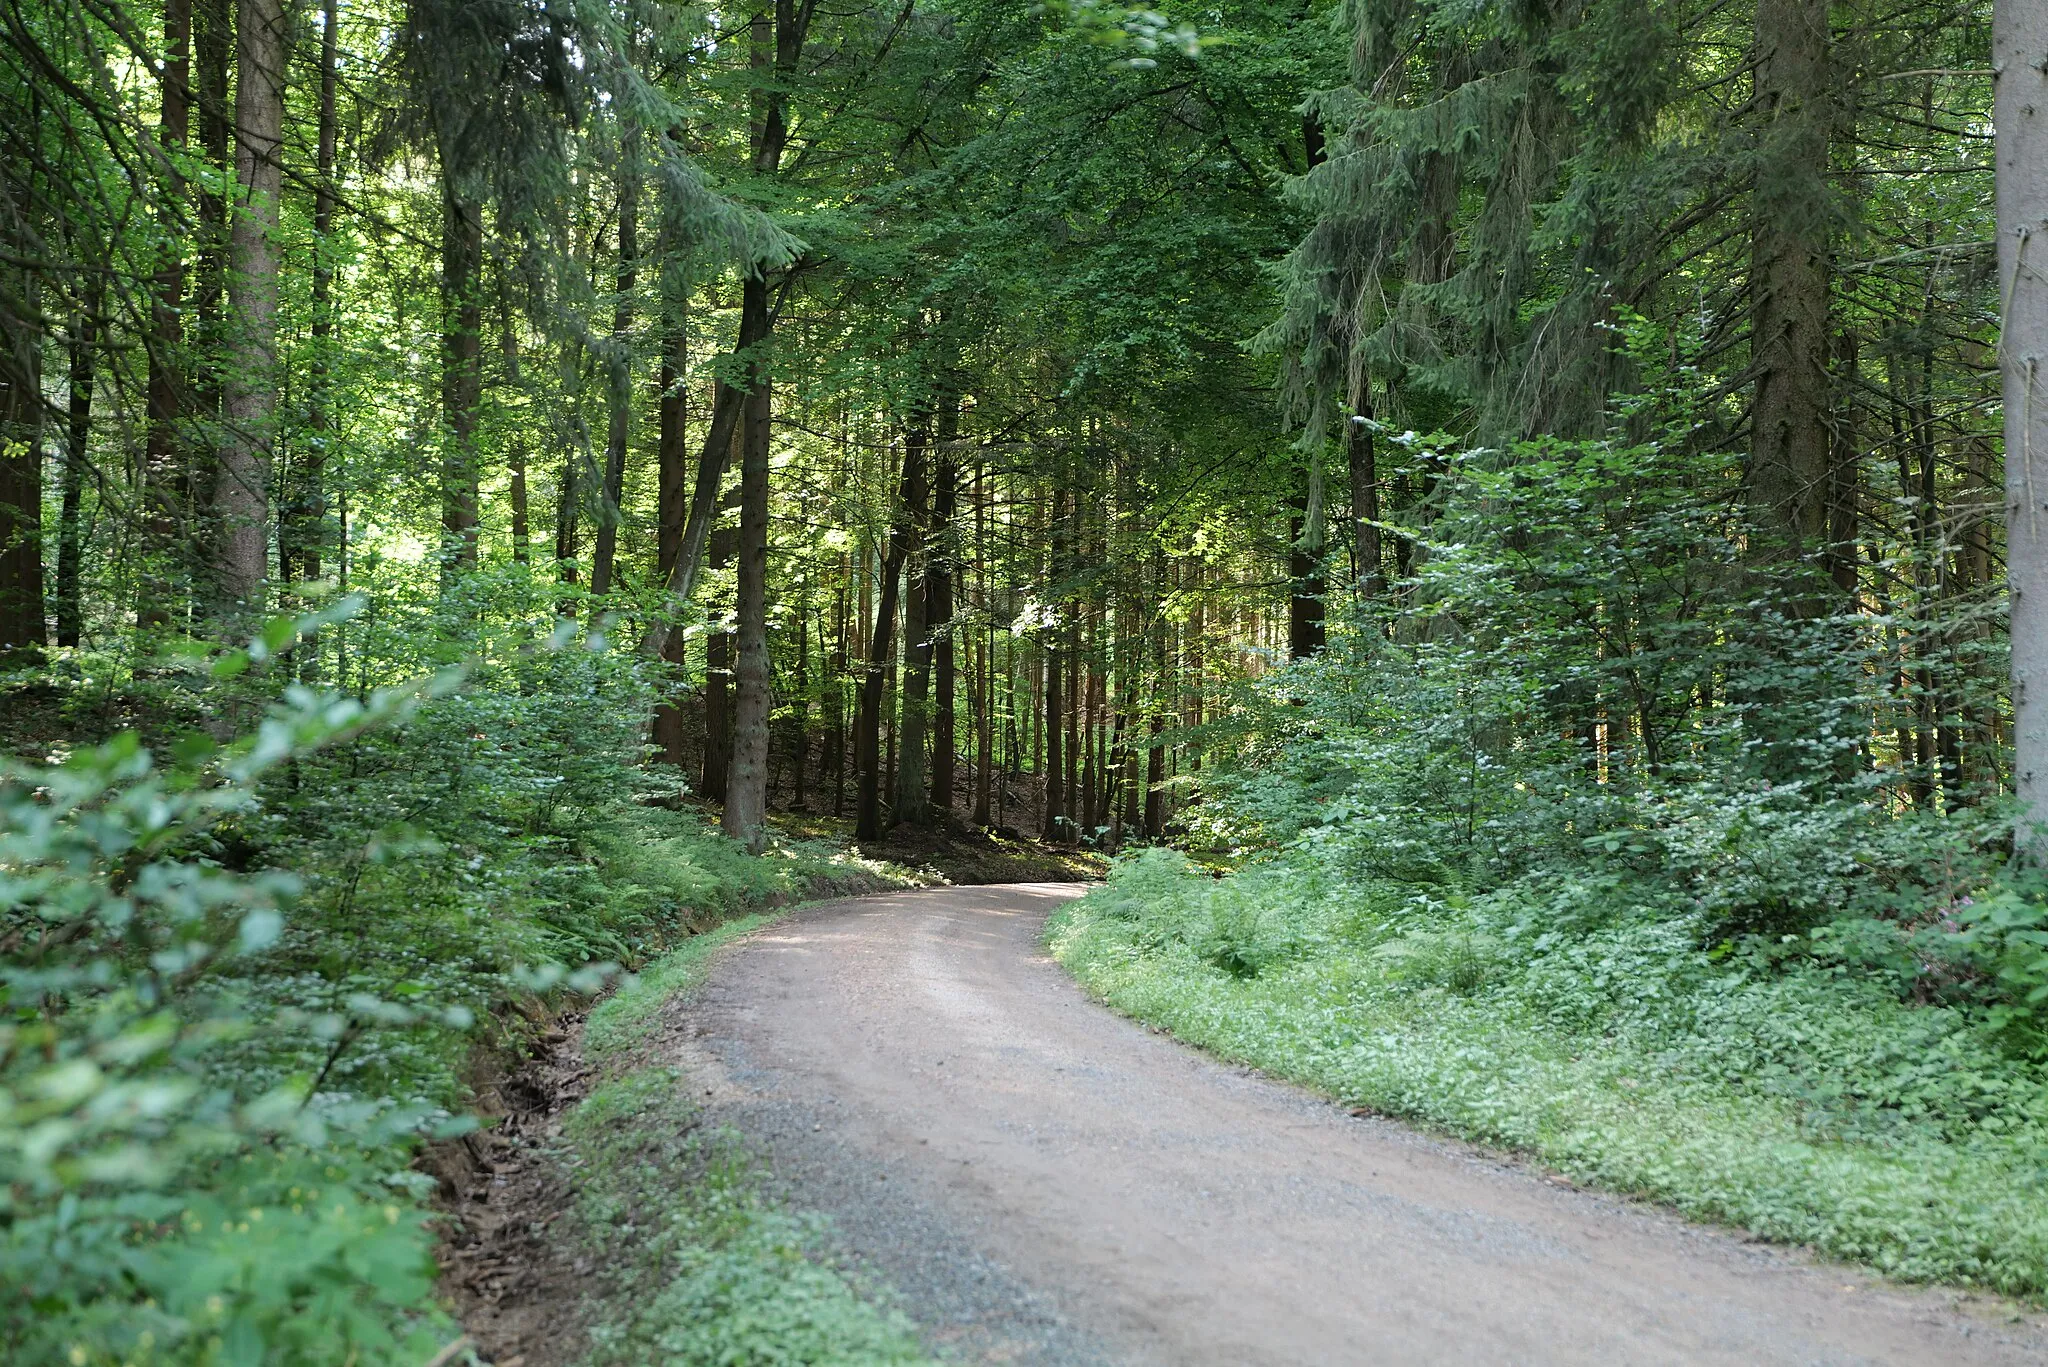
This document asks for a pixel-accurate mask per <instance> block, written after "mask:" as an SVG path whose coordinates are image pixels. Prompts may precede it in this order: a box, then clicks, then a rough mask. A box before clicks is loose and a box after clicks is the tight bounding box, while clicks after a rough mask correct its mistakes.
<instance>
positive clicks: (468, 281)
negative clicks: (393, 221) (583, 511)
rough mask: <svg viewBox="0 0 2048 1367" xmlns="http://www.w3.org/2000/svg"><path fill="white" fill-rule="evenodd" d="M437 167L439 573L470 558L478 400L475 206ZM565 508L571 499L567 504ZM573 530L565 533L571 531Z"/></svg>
mask: <svg viewBox="0 0 2048 1367" xmlns="http://www.w3.org/2000/svg"><path fill="white" fill-rule="evenodd" d="M454 174H455V172H454V171H453V169H452V168H447V167H444V168H443V169H442V176H443V180H444V183H443V185H442V193H441V442H442V446H441V541H442V546H441V562H442V566H443V578H444V579H446V578H450V577H452V576H454V575H457V574H460V573H462V572H463V571H464V570H469V569H473V568H475V566H476V550H477V530H478V528H477V486H478V481H479V479H480V477H481V475H482V471H481V470H480V469H479V468H478V465H477V450H476V428H477V413H478V409H479V408H480V407H481V406H482V404H483V346H482V340H483V339H482V335H481V334H482V331H483V307H482V295H481V290H480V285H481V283H482V282H481V280H480V278H479V277H480V276H481V274H482V270H483V255H484V219H483V211H482V209H481V208H480V207H479V206H478V205H476V204H474V203H471V202H469V201H467V200H465V199H464V198H463V197H462V195H461V194H460V193H459V191H458V190H457V188H456V186H455V184H454V183H453V181H452V179H449V178H450V177H452V176H453V175H454ZM572 508H573V505H572ZM572 535H573V533H572Z"/></svg>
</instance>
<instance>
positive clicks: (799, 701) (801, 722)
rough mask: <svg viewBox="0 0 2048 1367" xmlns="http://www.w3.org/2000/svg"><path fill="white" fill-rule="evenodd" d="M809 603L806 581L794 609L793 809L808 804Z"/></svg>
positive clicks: (821, 630) (821, 627)
mask: <svg viewBox="0 0 2048 1367" xmlns="http://www.w3.org/2000/svg"><path fill="white" fill-rule="evenodd" d="M810 608H811V604H810V591H809V584H808V582H807V583H806V584H805V591H804V595H803V601H802V602H801V603H800V604H799V605H798V607H797V611H796V686H795V687H794V688H793V689H792V690H791V691H792V692H794V693H795V695H796V716H795V717H793V718H791V734H790V741H791V745H790V757H789V772H790V779H791V784H790V787H791V789H792V790H793V791H792V792H791V793H790V796H789V805H790V807H791V808H792V809H793V810H795V811H799V812H801V811H803V810H805V809H806V808H807V807H808V806H809V802H808V800H807V793H806V784H807V783H808V781H809V779H810V771H809V766H810V762H811V611H810ZM824 635H825V633H824V621H823V616H822V614H821V615H820V619H819V631H818V637H819V643H820V644H821V645H822V644H823V642H824Z"/></svg>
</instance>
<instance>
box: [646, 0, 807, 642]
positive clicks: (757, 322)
mask: <svg viewBox="0 0 2048 1367" xmlns="http://www.w3.org/2000/svg"><path fill="white" fill-rule="evenodd" d="M816 8H817V0H801V3H798V2H797V0H776V4H775V38H774V58H773V61H774V65H775V68H776V71H777V76H778V80H779V82H782V83H786V82H788V81H790V80H792V79H794V78H795V76H796V73H797V63H798V62H799V61H800V60H801V58H802V56H803V49H804V41H805V39H806V38H807V37H808V36H809V33H810V27H811V17H812V14H813V12H814V11H815V10H816ZM765 23H766V21H765V18H764V17H762V16H756V18H755V21H754V22H753V24H752V25H751V26H750V30H751V34H752V39H751V41H752V43H753V56H752V63H753V65H754V66H755V67H756V68H759V67H760V66H762V65H763V64H764V63H763V57H764V55H765V47H764V42H763V34H764V29H765ZM756 98H757V101H758V103H757V106H756V108H757V113H756V117H755V120H754V128H753V130H752V150H753V171H754V174H755V175H757V176H772V175H774V174H776V173H777V172H778V171H779V170H780V169H781V167H782V153H783V149H784V148H785V147H786V146H787V145H788V142H789V123H788V119H787V117H786V115H785V111H784V104H785V102H786V100H787V98H788V97H787V95H786V94H785V93H784V91H783V90H781V89H769V88H763V89H759V90H757V92H756ZM755 265H756V266H759V265H760V263H755ZM774 327H775V311H774V310H773V309H772V308H770V309H763V310H761V311H760V312H759V314H758V316H756V317H755V318H754V320H753V327H752V328H751V329H750V328H749V326H748V317H747V314H746V312H745V310H744V309H742V311H741V319H740V335H739V338H738V341H737V342H736V343H735V345H734V347H733V354H734V356H736V357H739V356H745V355H746V354H747V353H748V352H749V351H750V350H752V349H753V348H754V347H757V346H759V345H760V344H761V343H763V342H765V341H767V340H768V334H769V333H770V332H771V331H773V330H774ZM739 420H740V392H739V391H737V390H732V389H728V388H726V387H724V386H720V389H719V392H718V396H717V399H716V401H715V402H714V403H713V404H712V413H711V429H710V431H709V432H707V433H706V434H705V436H704V455H703V458H702V459H701V460H700V461H699V462H698V465H697V485H696V489H695V491H694V494H693V496H692V498H691V500H690V517H689V521H688V522H687V523H686V524H685V526H684V528H683V544H682V549H681V551H680V552H679V553H678V554H677V556H676V562H675V566H674V568H673V569H672V570H671V571H670V573H669V578H668V584H667V593H668V600H669V611H668V612H665V613H659V614H657V615H656V617H655V622H654V626H653V627H652V628H650V629H649V631H648V633H647V636H646V638H645V639H644V640H643V641H642V642H641V646H640V648H641V651H642V653H644V654H647V655H653V656H661V655H663V654H664V653H665V652H666V651H667V649H668V638H669V633H670V630H671V628H672V626H673V623H672V622H671V620H670V618H672V617H673V616H674V614H675V613H676V612H679V611H680V610H681V609H682V607H683V605H684V604H686V603H688V602H689V601H690V595H691V594H692V593H693V592H695V590H696V586H697V572H698V570H699V568H700V567H701V562H702V560H703V554H704V542H705V538H706V536H708V535H709V533H710V529H711V524H712V522H713V521H714V520H716V514H717V504H718V486H719V483H720V482H721V481H722V480H723V479H724V478H725V461H726V458H727V455H728V453H729V452H730V451H731V449H732V434H733V432H734V430H735V429H736V428H737V427H738V426H739Z"/></svg>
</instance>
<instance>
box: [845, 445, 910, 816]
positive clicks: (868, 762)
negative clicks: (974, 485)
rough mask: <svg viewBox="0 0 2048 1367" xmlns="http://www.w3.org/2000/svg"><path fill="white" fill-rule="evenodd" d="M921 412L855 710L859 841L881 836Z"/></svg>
mask: <svg viewBox="0 0 2048 1367" xmlns="http://www.w3.org/2000/svg"><path fill="white" fill-rule="evenodd" d="M922 424H923V419H922V418H921V417H920V418H919V419H918V420H916V422H915V423H914V424H913V425H912V427H911V430H910V431H909V432H908V433H907V434H906V435H905V439H904V443H903V476H902V479H903V483H902V487H901V489H900V490H899V492H898V494H897V498H896V512H895V516H894V517H892V518H891V519H890V524H889V545H888V548H887V550H886V551H885V552H884V553H883V555H882V566H881V584H880V585H879V589H880V591H879V592H878V593H877V594H876V599H875V629H874V631H873V632H872V633H870V634H869V636H868V657H867V663H866V665H865V666H864V668H863V672H862V674H861V681H860V696H859V699H858V702H857V703H856V706H855V708H854V714H853V753H854V767H855V784H856V788H855V794H854V835H855V838H856V839H859V840H880V839H881V838H882V832H883V823H882V753H881V750H882V746H881V740H882V705H883V702H884V701H885V699H886V696H887V689H888V667H889V664H890V663H891V657H892V656H893V654H894V653H895V648H896V600H897V596H898V594H899V593H901V591H902V582H903V565H904V562H905V561H906V560H908V559H909V557H910V547H911V541H912V539H913V538H914V537H915V535H916V524H915V522H914V521H913V516H912V511H911V510H912V509H914V508H915V507H916V506H917V504H918V503H919V502H921V501H922V499H923V497H924V495H923V487H924V447H925V441H926V433H925V430H924V428H923V425H922Z"/></svg>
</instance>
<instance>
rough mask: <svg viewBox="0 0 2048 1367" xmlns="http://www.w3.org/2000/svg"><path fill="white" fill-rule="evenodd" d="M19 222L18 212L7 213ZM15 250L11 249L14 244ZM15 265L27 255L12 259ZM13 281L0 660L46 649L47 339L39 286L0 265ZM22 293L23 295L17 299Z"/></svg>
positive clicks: (0, 504)
mask: <svg viewBox="0 0 2048 1367" xmlns="http://www.w3.org/2000/svg"><path fill="white" fill-rule="evenodd" d="M6 207H7V209H8V211H9V218H10V219H14V220H15V222H11V223H9V224H8V225H7V226H8V227H9V228H13V227H15V226H16V223H18V221H19V219H18V215H19V214H20V210H19V209H18V208H17V207H16V206H14V205H8V206H6ZM10 245H11V244H10ZM9 255H10V256H16V257H17V258H18V257H20V256H22V255H25V253H12V252H10V253H9ZM0 269H4V270H7V271H8V272H9V274H12V275H14V277H15V278H14V279H13V280H10V281H8V286H9V288H8V290H7V294H8V295H10V296H13V297H15V298H19V299H21V300H22V301H23V303H24V305H25V307H21V308H20V311H19V313H16V312H15V310H14V309H12V308H10V309H8V310H6V311H5V312H0V324H4V326H5V329H6V331H5V335H4V336H0V654H4V653H5V652H7V651H10V650H14V649H17V648H23V647H26V648H29V649H40V648H41V647H42V646H43V645H45V644H46V643H47V642H48V639H49V638H48V636H47V634H46V633H47V631H48V624H47V623H46V622H45V621H44V619H43V384H42V378H43V377H42V348H43V338H42V333H41V331H40V330H39V328H38V327H37V326H36V321H35V320H36V319H37V317H38V315H39V312H40V310H39V308H38V307H37V301H36V298H35V285H34V281H33V279H32V278H31V276H30V275H29V272H28V271H27V270H26V269H25V268H22V267H19V266H14V265H12V264H10V263H6V262H0ZM17 291H18V293H17Z"/></svg>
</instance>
